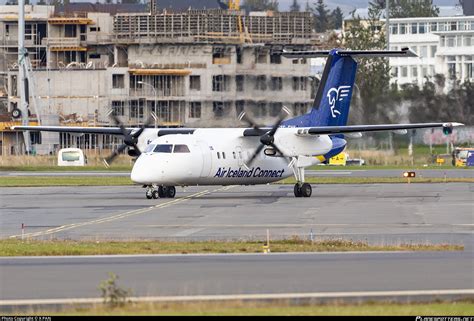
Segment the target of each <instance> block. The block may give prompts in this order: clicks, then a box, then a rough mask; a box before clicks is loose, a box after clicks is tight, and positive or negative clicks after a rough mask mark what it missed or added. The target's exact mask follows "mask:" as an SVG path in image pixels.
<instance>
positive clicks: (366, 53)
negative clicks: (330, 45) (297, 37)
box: [281, 48, 418, 58]
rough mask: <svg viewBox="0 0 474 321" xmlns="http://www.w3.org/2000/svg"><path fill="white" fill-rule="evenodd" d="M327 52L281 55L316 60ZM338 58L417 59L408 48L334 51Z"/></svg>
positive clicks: (298, 52)
mask: <svg viewBox="0 0 474 321" xmlns="http://www.w3.org/2000/svg"><path fill="white" fill-rule="evenodd" d="M329 54H330V51H329V50H321V51H283V52H281V55H282V56H283V57H285V58H317V57H327V56H329ZM336 54H337V55H339V56H342V57H344V56H350V57H353V58H355V57H366V58H377V57H418V56H417V55H416V53H415V52H413V51H412V50H411V49H409V48H402V50H336Z"/></svg>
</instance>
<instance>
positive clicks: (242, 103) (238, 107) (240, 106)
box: [235, 100, 245, 115]
mask: <svg viewBox="0 0 474 321" xmlns="http://www.w3.org/2000/svg"><path fill="white" fill-rule="evenodd" d="M244 108H245V101H244V100H237V101H236V102H235V111H236V114H237V115H240V113H242V112H243V111H244Z"/></svg>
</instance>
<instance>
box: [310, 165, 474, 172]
mask: <svg viewBox="0 0 474 321" xmlns="http://www.w3.org/2000/svg"><path fill="white" fill-rule="evenodd" d="M308 169H309V170H340V171H354V170H374V169H375V170H384V169H399V170H400V171H404V170H420V169H430V170H431V169H437V170H447V169H465V170H470V169H471V170H472V169H474V167H467V166H466V167H454V166H451V165H441V166H440V165H428V166H423V165H413V166H410V165H363V166H356V165H351V166H336V165H314V166H311V167H310V168H308Z"/></svg>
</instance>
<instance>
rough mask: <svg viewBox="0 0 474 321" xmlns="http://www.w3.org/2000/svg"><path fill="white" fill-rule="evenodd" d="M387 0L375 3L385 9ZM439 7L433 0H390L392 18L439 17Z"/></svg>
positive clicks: (379, 0) (377, 0) (376, 0)
mask: <svg viewBox="0 0 474 321" xmlns="http://www.w3.org/2000/svg"><path fill="white" fill-rule="evenodd" d="M386 1H387V0H375V2H374V5H375V6H377V7H378V8H379V9H381V10H383V9H385V8H386ZM438 15H439V8H438V7H437V6H435V5H433V0H390V18H409V17H437V16H438Z"/></svg>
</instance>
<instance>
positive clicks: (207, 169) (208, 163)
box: [198, 141, 212, 177]
mask: <svg viewBox="0 0 474 321" xmlns="http://www.w3.org/2000/svg"><path fill="white" fill-rule="evenodd" d="M198 145H199V148H200V149H201V154H202V169H201V175H200V176H201V177H207V176H209V175H210V174H211V169H212V154H211V149H210V147H209V144H207V143H206V142H203V141H198Z"/></svg>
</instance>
